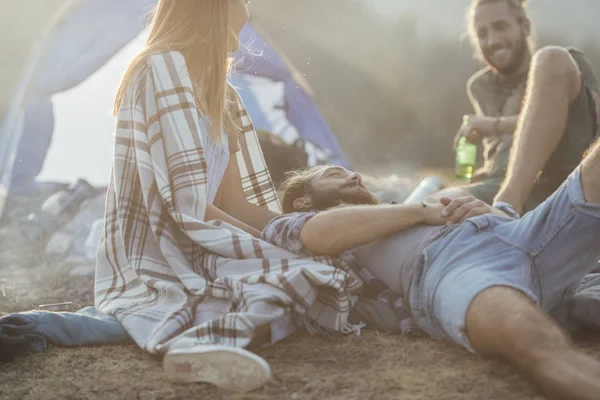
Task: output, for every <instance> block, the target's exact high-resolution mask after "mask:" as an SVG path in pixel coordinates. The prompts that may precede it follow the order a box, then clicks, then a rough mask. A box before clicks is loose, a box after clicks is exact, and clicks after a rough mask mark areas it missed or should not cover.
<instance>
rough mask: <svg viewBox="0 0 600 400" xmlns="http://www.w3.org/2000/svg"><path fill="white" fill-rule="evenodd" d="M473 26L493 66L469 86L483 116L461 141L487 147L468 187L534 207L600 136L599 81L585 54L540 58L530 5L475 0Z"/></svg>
mask: <svg viewBox="0 0 600 400" xmlns="http://www.w3.org/2000/svg"><path fill="white" fill-rule="evenodd" d="M467 24H468V28H469V33H470V37H471V41H472V42H473V45H474V46H475V48H476V54H477V56H478V58H479V59H481V60H482V61H483V62H484V63H485V64H486V67H485V68H484V69H482V70H481V71H479V72H477V73H476V74H475V75H473V76H472V77H471V78H470V79H469V81H468V83H467V93H468V96H469V99H470V101H471V104H472V105H473V108H474V110H475V114H474V115H468V116H465V118H464V123H463V125H462V126H461V127H460V129H459V131H458V134H457V136H456V140H455V143H457V142H458V139H460V137H462V136H465V137H466V138H467V139H468V140H469V141H470V142H472V143H475V144H479V143H482V145H483V162H484V163H483V167H482V168H481V169H480V170H478V171H477V172H476V173H475V175H474V178H473V182H472V183H471V184H470V185H467V186H465V187H464V188H465V189H466V190H467V191H469V192H470V193H471V194H472V195H473V196H474V197H477V198H479V199H481V200H483V201H485V202H487V203H489V204H492V203H493V202H494V201H498V202H506V203H509V204H511V205H512V206H513V207H514V208H515V209H516V210H517V211H519V212H522V211H526V210H530V209H533V208H534V207H535V206H537V205H538V204H540V203H541V202H543V201H544V200H546V198H547V197H548V196H549V195H550V194H552V193H553V192H554V191H555V190H556V189H557V188H558V187H559V186H560V184H561V183H562V182H563V181H564V180H565V179H566V177H567V176H568V175H569V174H570V173H571V172H573V170H574V169H575V167H576V166H577V164H578V163H579V161H580V160H581V157H582V155H583V153H584V151H585V150H586V149H587V148H588V147H589V146H590V145H591V144H592V143H593V141H594V139H595V137H596V135H597V131H598V118H599V117H600V112H598V110H599V109H600V94H599V93H598V88H597V84H596V78H595V77H594V74H593V72H592V67H591V65H590V63H589V61H588V60H587V59H586V57H585V56H584V54H583V53H582V52H581V51H579V50H576V49H573V48H562V47H545V48H542V49H540V50H538V51H537V52H535V53H534V51H533V44H532V42H531V34H532V24H531V21H530V20H529V18H528V17H527V12H526V10H525V0H473V2H472V4H471V7H470V9H469V11H468V14H467Z"/></svg>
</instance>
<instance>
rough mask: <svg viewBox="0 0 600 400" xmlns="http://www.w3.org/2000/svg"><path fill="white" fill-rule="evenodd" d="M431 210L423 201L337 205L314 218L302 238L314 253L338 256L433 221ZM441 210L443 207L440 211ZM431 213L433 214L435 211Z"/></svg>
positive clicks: (306, 227) (309, 222)
mask: <svg viewBox="0 0 600 400" xmlns="http://www.w3.org/2000/svg"><path fill="white" fill-rule="evenodd" d="M427 209H429V207H427ZM427 209H425V208H423V206H422V205H421V204H411V205H379V206H348V207H340V208H335V209H331V210H327V211H323V212H320V213H318V214H317V215H315V216H314V217H312V218H311V219H310V220H309V221H308V222H307V223H306V224H305V225H304V227H303V228H302V231H301V232H300V237H301V238H302V241H303V243H304V246H305V247H306V248H307V249H308V250H310V251H311V252H312V253H314V254H317V255H336V254H340V253H341V252H343V251H345V250H349V249H352V248H355V247H358V246H362V245H364V244H367V243H370V242H372V241H374V240H377V239H380V238H382V237H385V236H388V235H391V234H393V233H396V232H399V231H401V230H404V229H408V228H410V227H412V226H415V225H418V224H422V223H428V222H431V221H430V219H429V218H428V217H427V215H426V214H427V213H426V212H425V210H427ZM440 212H441V209H440V210H439V211H438V214H439V213H440ZM431 213H432V215H433V210H432V211H431ZM442 223H443V222H442Z"/></svg>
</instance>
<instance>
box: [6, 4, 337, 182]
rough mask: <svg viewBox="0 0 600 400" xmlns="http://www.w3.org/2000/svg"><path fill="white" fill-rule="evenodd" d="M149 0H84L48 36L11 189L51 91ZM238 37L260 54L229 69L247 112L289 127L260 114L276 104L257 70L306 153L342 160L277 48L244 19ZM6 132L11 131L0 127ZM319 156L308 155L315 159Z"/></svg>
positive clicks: (42, 136) (113, 50)
mask: <svg viewBox="0 0 600 400" xmlns="http://www.w3.org/2000/svg"><path fill="white" fill-rule="evenodd" d="M152 4H153V1H149V0H127V1H123V0H83V1H82V2H81V5H80V6H78V7H77V8H76V9H75V10H74V11H73V13H72V14H71V16H70V17H69V18H68V19H67V20H66V21H65V22H64V23H63V24H62V25H61V26H60V27H59V28H58V29H57V30H55V31H54V32H53V33H52V35H50V36H49V37H48V38H47V43H46V54H45V57H43V59H42V60H41V62H40V65H39V72H38V74H37V75H36V76H35V77H34V79H33V85H32V89H31V91H30V94H29V96H28V98H27V100H26V102H25V104H24V111H25V116H24V121H23V129H22V133H21V138H20V140H19V145H18V149H17V150H16V155H15V162H14V165H13V168H12V186H13V189H15V190H17V191H18V190H19V187H21V188H23V187H27V185H30V184H31V183H33V182H34V180H35V177H36V176H37V175H38V174H39V173H40V171H41V170H42V167H43V164H44V159H45V157H46V154H47V152H48V149H49V147H50V143H51V141H52V132H53V128H54V113H53V105H52V101H51V96H52V95H54V94H56V93H60V92H62V91H65V90H68V89H71V88H73V87H75V86H77V85H78V84H80V83H81V82H83V81H84V80H85V79H87V78H88V77H89V76H90V75H92V74H93V73H94V72H95V71H97V70H98V69H100V68H101V67H102V66H103V65H104V64H106V63H107V62H108V61H109V60H110V59H111V58H112V57H113V56H114V55H115V54H117V53H118V51H119V50H121V49H122V48H123V47H124V46H125V45H127V44H128V43H129V42H131V41H132V40H133V38H135V37H136V36H137V35H138V34H139V33H140V32H142V31H143V29H144V26H145V25H146V20H145V18H144V15H145V14H146V13H147V11H149V9H150V8H151V6H152ZM241 39H242V42H244V43H248V42H252V43H253V47H255V48H257V49H259V50H260V51H261V52H262V56H260V57H256V56H250V55H249V54H248V53H245V54H244V53H242V55H243V56H244V60H243V64H242V65H241V66H240V67H239V68H238V72H237V73H235V74H234V76H233V77H232V82H233V83H234V85H236V86H238V88H239V91H240V94H241V97H242V99H243V101H244V102H245V103H246V104H248V105H249V107H248V108H249V114H250V116H251V117H252V118H253V120H256V121H257V122H258V124H257V126H258V127H259V128H260V129H264V130H268V131H273V132H274V133H276V134H280V133H281V132H284V131H286V132H290V130H289V129H283V127H280V128H281V129H278V128H277V126H275V125H274V124H273V121H272V119H269V118H267V114H269V113H273V112H276V111H277V110H273V109H271V110H269V109H265V107H264V106H263V105H261V101H260V99H259V97H260V96H261V94H260V93H259V92H257V91H256V85H255V83H256V82H254V83H253V82H252V77H264V78H267V79H268V80H269V81H270V82H271V83H278V84H281V86H282V90H283V94H282V96H283V101H282V103H283V104H281V105H280V107H281V108H282V110H283V111H284V112H285V117H286V119H287V121H289V123H290V124H291V125H292V126H291V128H292V130H291V132H293V133H292V134H291V137H292V138H293V137H294V136H298V137H299V138H302V139H304V140H305V141H307V142H308V143H313V144H314V146H313V151H312V152H313V153H315V152H316V151H318V150H319V149H324V150H325V152H321V154H320V155H321V158H322V156H323V154H325V153H327V155H328V161H330V162H333V163H337V164H341V165H344V166H348V162H347V160H346V157H345V156H344V154H343V152H342V150H341V148H340V146H339V144H338V142H337V140H336V138H335V136H334V135H333V133H332V132H331V130H330V129H329V127H328V126H327V123H326V122H325V121H324V119H323V117H322V115H321V114H320V112H319V110H318V108H317V106H316V104H315V103H314V101H313V99H312V98H311V96H310V94H309V93H308V92H307V91H306V90H305V89H304V88H303V87H302V86H301V85H299V84H298V82H297V81H296V79H295V78H294V74H293V73H292V71H291V70H290V68H289V67H288V66H287V65H286V64H285V63H284V62H283V60H282V58H281V57H280V56H279V55H278V54H277V52H276V51H274V50H273V49H272V48H271V47H270V46H269V44H268V43H266V41H265V40H264V39H263V37H262V36H261V35H260V34H258V33H257V32H256V31H255V29H254V28H253V26H252V25H251V24H248V25H247V26H246V27H245V28H244V30H243V32H242V35H241ZM262 103H264V102H262ZM278 130H279V132H278ZM7 134H11V135H13V134H17V133H15V132H3V133H2V135H7ZM309 152H310V151H309ZM318 158H319V157H317V156H313V157H312V159H313V160H314V161H315V162H316V161H318Z"/></svg>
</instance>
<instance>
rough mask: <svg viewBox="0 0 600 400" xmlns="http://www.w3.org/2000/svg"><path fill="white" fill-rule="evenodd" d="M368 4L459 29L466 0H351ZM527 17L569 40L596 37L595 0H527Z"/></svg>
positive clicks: (599, 5) (599, 6) (598, 11)
mask: <svg viewBox="0 0 600 400" xmlns="http://www.w3.org/2000/svg"><path fill="white" fill-rule="evenodd" d="M352 1H357V2H361V3H363V4H366V5H367V6H369V7H370V8H371V9H372V10H374V11H375V12H377V13H379V14H380V15H381V16H383V17H384V18H390V19H393V18H398V17H400V16H402V15H406V14H407V13H408V14H412V15H414V16H415V17H417V18H418V20H419V21H422V22H424V23H425V24H424V25H425V26H424V27H423V29H426V30H431V29H433V30H438V31H444V32H448V33H453V34H456V33H459V32H460V31H461V30H462V29H463V27H462V26H461V25H460V23H462V18H463V15H464V11H465V10H466V8H467V7H468V6H469V4H470V1H469V0H420V1H416V0H410V1H409V0H352ZM527 9H528V10H529V13H530V16H531V19H532V20H533V22H534V25H535V26H536V27H537V29H539V30H544V31H550V32H556V33H559V34H561V35H569V37H571V38H572V39H573V40H578V39H580V38H581V37H582V36H587V35H591V36H595V37H600V30H598V29H597V26H598V17H599V15H600V1H598V0H568V1H564V0H530V1H529V2H528V5H527Z"/></svg>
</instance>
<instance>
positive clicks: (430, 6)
mask: <svg viewBox="0 0 600 400" xmlns="http://www.w3.org/2000/svg"><path fill="white" fill-rule="evenodd" d="M274 1H290V2H296V3H297V4H302V2H303V1H304V0H256V4H255V5H253V7H255V10H256V11H257V14H258V11H260V10H261V7H262V9H263V10H265V9H267V8H271V9H273V8H275V9H277V6H276V5H275V4H273V3H272V2H274ZM321 1H327V0H321ZM347 1H361V2H364V3H365V4H367V5H368V6H369V7H370V8H371V9H372V10H373V12H375V13H377V14H378V15H380V16H381V17H382V18H384V19H397V18H400V17H402V16H404V17H406V16H407V15H412V17H413V18H414V19H415V20H416V21H417V22H418V23H417V26H418V27H419V30H420V32H419V34H425V35H426V34H427V33H428V32H436V33H442V34H444V35H450V36H458V35H459V34H460V33H461V32H462V31H463V24H462V21H463V14H464V10H465V8H466V7H467V6H468V4H469V0H347ZM253 3H254V2H253ZM288 4H289V3H288ZM279 6H281V4H279ZM529 10H530V13H531V17H532V19H533V21H534V25H535V26H536V27H537V29H538V30H544V31H552V32H556V33H560V34H561V35H562V36H563V37H564V38H568V39H569V40H572V41H577V40H579V38H581V37H582V36H592V37H593V36H596V37H598V38H600V30H598V29H597V22H596V20H597V18H598V15H600V1H598V0H570V1H563V0H531V1H530V5H529ZM332 12H335V9H332ZM290 25H291V23H290ZM306 35H307V36H309V35H308V33H306ZM140 44H141V42H140V40H137V41H135V42H133V43H131V44H130V45H129V46H128V47H127V48H126V49H124V50H123V51H122V52H121V53H119V54H118V55H117V56H116V57H115V58H114V59H113V60H111V62H109V63H108V64H107V65H106V66H105V67H104V68H102V69H101V70H100V71H98V72H97V73H96V74H94V75H93V76H92V77H91V78H90V79H88V80H87V81H86V82H84V83H83V84H81V85H80V86H79V87H77V88H75V89H73V90H70V91H68V92H65V93H61V94H58V95H56V96H54V101H55V114H56V126H55V136H54V139H53V142H52V147H51V149H50V152H49V154H48V158H47V160H46V164H45V166H44V170H43V171H42V174H41V177H40V178H41V179H48V180H52V179H58V180H67V181H72V180H75V179H77V178H78V177H80V176H83V177H86V178H88V179H90V180H91V181H92V182H94V183H98V184H101V183H106V182H107V181H108V177H109V168H110V163H111V159H112V151H113V150H112V134H113V132H114V125H115V121H114V118H113V117H112V116H111V115H110V114H109V111H110V107H111V104H112V98H113V95H114V91H115V88H116V87H117V85H118V82H119V79H120V77H121V74H122V72H123V70H124V68H125V66H126V64H127V62H128V60H129V59H130V58H131V57H132V56H133V55H134V54H135V52H136V51H137V49H138V48H139V46H140Z"/></svg>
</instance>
